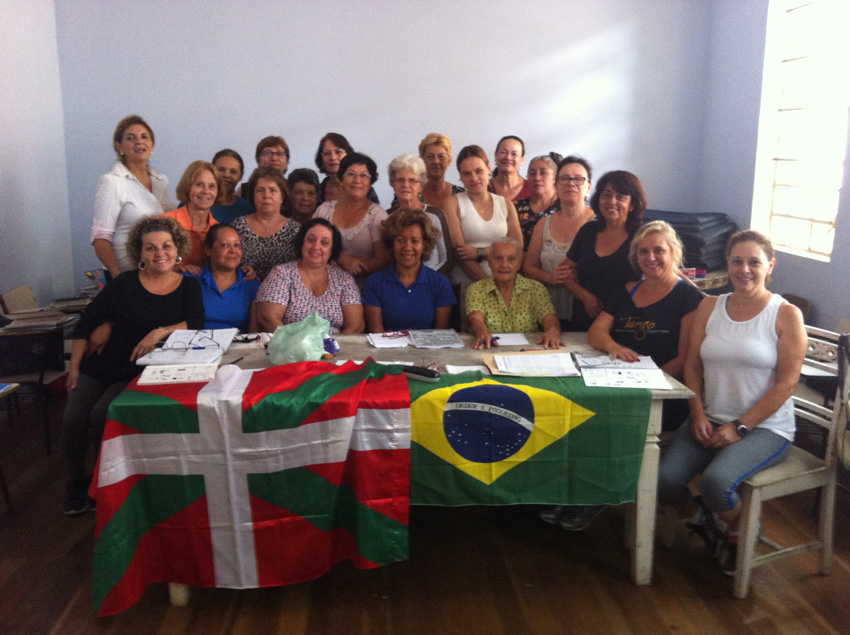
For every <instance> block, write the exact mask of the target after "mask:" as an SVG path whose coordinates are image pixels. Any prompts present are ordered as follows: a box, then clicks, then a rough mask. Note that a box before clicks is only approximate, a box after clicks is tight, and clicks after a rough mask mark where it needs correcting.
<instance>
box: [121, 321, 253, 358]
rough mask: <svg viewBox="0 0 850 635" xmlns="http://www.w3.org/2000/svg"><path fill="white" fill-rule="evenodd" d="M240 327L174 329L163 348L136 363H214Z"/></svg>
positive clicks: (153, 351)
mask: <svg viewBox="0 0 850 635" xmlns="http://www.w3.org/2000/svg"><path fill="white" fill-rule="evenodd" d="M238 332H239V329H202V330H200V331H194V330H191V329H185V330H179V331H174V332H173V333H172V334H171V335H169V336H168V339H167V340H165V344H164V345H163V346H162V348H156V349H154V350H152V351H151V352H150V353H148V354H147V355H145V356H143V357H140V358H139V359H137V360H136V364H139V365H140V366H147V365H150V364H157V365H163V364H183V365H186V364H212V363H215V362H217V361H219V360H220V359H221V356H222V355H224V352H225V351H226V350H227V348H228V347H229V346H230V343H231V342H232V341H233V338H234V337H235V336H236V334H237V333H238Z"/></svg>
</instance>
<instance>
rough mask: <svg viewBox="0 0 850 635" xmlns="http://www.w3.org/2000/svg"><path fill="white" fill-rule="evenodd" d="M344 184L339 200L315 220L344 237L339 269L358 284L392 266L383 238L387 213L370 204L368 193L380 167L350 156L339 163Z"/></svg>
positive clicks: (319, 211)
mask: <svg viewBox="0 0 850 635" xmlns="http://www.w3.org/2000/svg"><path fill="white" fill-rule="evenodd" d="M337 174H338V176H339V179H340V182H341V183H342V194H341V195H340V198H339V200H336V201H326V202H325V203H322V204H321V205H320V206H319V209H317V210H316V214H315V216H314V218H324V219H326V220H329V221H330V222H331V223H332V224H333V225H334V226H335V227H337V228H338V229H339V230H340V232H341V234H342V254H341V255H340V257H339V264H340V266H341V267H342V268H343V269H345V270H346V271H347V272H348V273H350V274H351V275H353V276H358V281H362V283H365V282H366V277H367V276H368V275H369V274H370V273H374V272H376V271H380V270H381V269H383V268H384V267H386V266H387V265H389V264H390V257H391V254H390V251H389V250H388V249H387V246H386V245H385V244H384V241H383V238H382V237H381V222H382V221H384V220H386V218H387V213H386V212H385V211H384V210H383V209H382V208H381V207H380V206H378V205H377V204H375V203H373V202H372V201H371V200H369V190H370V189H371V187H372V184H373V183H374V182H375V181H377V180H378V166H377V165H376V164H375V162H374V161H373V160H372V159H371V158H369V157H367V156H366V155H365V154H360V153H359V152H351V153H349V154H347V155H345V157H344V158H343V159H342V161H340V164H339V171H338V173H337Z"/></svg>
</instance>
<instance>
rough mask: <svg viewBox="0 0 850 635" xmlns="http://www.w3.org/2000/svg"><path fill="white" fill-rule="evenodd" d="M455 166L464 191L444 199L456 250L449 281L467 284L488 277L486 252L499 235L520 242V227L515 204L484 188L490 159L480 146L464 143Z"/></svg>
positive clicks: (487, 180)
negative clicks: (455, 259) (464, 145)
mask: <svg viewBox="0 0 850 635" xmlns="http://www.w3.org/2000/svg"><path fill="white" fill-rule="evenodd" d="M457 169H458V172H460V180H461V181H463V185H464V187H465V188H466V192H461V193H460V194H455V195H454V196H452V197H451V198H449V199H447V200H446V206H445V207H446V209H445V210H444V211H445V214H446V220H447V221H448V223H449V233H451V235H452V242H453V243H454V247H455V250H456V252H457V259H458V261H457V263H456V264H455V266H454V269H452V271H451V272H450V275H449V279H450V280H451V281H452V284H460V283H461V282H466V283H467V284H470V283H472V282H476V281H478V280H483V279H484V278H489V277H490V266H489V265H488V264H487V253H488V252H489V248H490V245H491V244H492V242H493V241H494V240H496V239H498V238H504V237H505V236H510V237H511V238H514V239H516V240H518V241H522V230H521V229H520V225H519V217H518V216H517V213H516V208H515V207H514V204H513V203H511V202H510V201H508V200H506V199H505V198H504V197H502V196H499V195H498V194H491V193H490V192H488V191H487V185H488V184H489V182H490V174H491V173H492V170H491V169H490V162H489V161H488V160H487V154H486V153H485V152H484V150H482V149H481V148H480V147H479V146H466V147H465V148H463V149H462V150H461V151H460V152H459V153H458V155H457Z"/></svg>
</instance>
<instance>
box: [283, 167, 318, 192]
mask: <svg viewBox="0 0 850 635" xmlns="http://www.w3.org/2000/svg"><path fill="white" fill-rule="evenodd" d="M286 182H287V184H288V185H289V190H290V191H292V188H294V187H295V185H296V184H298V183H306V184H307V185H312V186H313V187H315V188H316V191H317V192H318V191H319V175H318V174H316V171H315V170H311V169H310V168H298V169H296V170H292V172H290V173H289V176H287V177H286Z"/></svg>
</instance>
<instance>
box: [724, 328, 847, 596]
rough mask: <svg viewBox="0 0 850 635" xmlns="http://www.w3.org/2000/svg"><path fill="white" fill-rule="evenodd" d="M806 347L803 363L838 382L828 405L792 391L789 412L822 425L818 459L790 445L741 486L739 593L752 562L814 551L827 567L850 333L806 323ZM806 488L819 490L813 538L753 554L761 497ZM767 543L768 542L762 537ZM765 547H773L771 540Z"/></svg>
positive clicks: (746, 589) (824, 570) (825, 568)
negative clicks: (821, 453) (783, 454)
mask: <svg viewBox="0 0 850 635" xmlns="http://www.w3.org/2000/svg"><path fill="white" fill-rule="evenodd" d="M806 332H807V334H808V336H809V350H808V352H807V354H806V363H807V364H809V365H812V366H815V367H817V368H821V369H823V370H825V371H829V372H832V373H835V374H836V375H837V377H838V387H837V388H836V391H835V398H834V400H833V402H832V407H827V406H823V405H820V404H819V403H816V402H814V401H810V400H808V399H806V398H804V397H801V396H799V395H794V397H793V400H794V412H795V414H796V416H797V418H798V420H799V419H803V420H805V421H810V422H812V423H815V424H817V425H819V426H822V427H823V428H824V429H825V430H826V432H827V445H826V452H825V456H824V458H820V457H818V456H815V455H813V454H810V453H809V452H807V451H805V450H803V449H801V448H799V447H797V446H792V447H791V451H790V452H789V454H788V456H787V457H786V458H785V460H783V461H782V462H781V463H779V464H777V465H774V466H772V467H769V468H767V469H765V470H762V471H760V472H758V473H756V474H754V475H753V476H752V477H750V478H748V479H747V480H746V481H744V483H743V484H742V485H741V489H740V492H741V526H740V530H739V538H738V561H737V568H736V569H735V585H734V590H733V594H734V596H735V597H736V598H745V597H747V594H748V593H749V585H750V576H751V574H752V570H753V568H755V567H758V566H761V565H763V564H767V563H768V562H773V561H774V560H777V559H779V558H785V557H789V556H794V555H797V554H800V553H807V552H809V551H815V550H820V551H821V559H820V573H821V574H822V575H828V574H829V573H831V572H832V550H833V528H834V524H835V488H836V479H835V476H836V467H837V465H838V443H837V441H836V433H837V429H838V428H839V427H840V428H841V429H842V430H843V429H844V426H845V424H846V421H847V400H848V392H849V391H850V336H848V335H839V334H837V333H832V332H830V331H824V330H821V329H817V328H815V327H812V326H807V327H806ZM809 489H819V490H821V492H820V494H821V501H820V514H819V521H818V535H817V539H816V540H813V541H810V542H807V543H805V544H802V545H795V546H792V547H784V548H783V547H781V546H779V545H776V547H777V548H776V549H775V550H774V551H772V552H771V553H767V554H764V555H758V554H757V553H756V538H757V534H758V530H759V519H760V517H761V506H762V502H764V501H768V500H771V499H774V498H778V497H780V496H787V495H789V494H795V493H797V492H802V491H806V490H809ZM764 542H765V543H767V544H771V543H770V542H769V541H767V540H765V541H764ZM771 546H773V545H772V544H771Z"/></svg>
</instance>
